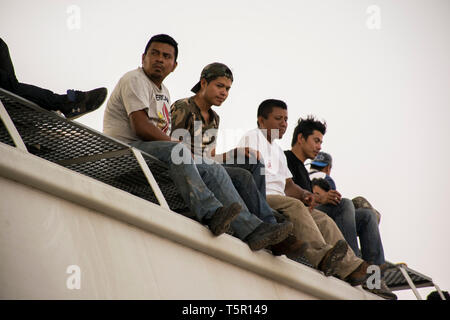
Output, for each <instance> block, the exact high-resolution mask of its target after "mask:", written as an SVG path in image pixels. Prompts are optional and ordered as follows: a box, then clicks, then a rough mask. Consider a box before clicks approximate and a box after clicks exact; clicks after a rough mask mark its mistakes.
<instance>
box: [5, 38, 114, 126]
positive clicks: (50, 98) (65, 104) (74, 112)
mask: <svg viewBox="0 0 450 320" xmlns="http://www.w3.org/2000/svg"><path fill="white" fill-rule="evenodd" d="M0 87H1V88H4V89H6V90H8V91H11V92H12V93H15V94H17V95H19V96H21V97H22V98H25V99H27V100H30V101H32V102H34V103H36V104H37V105H39V106H40V107H41V108H44V109H46V110H53V111H56V110H59V111H61V112H62V113H63V114H64V115H65V117H66V118H67V119H76V118H78V117H80V116H82V115H84V114H86V113H89V112H92V111H94V110H96V109H97V108H98V107H100V106H101V105H102V103H103V102H104V101H105V99H106V95H107V89H106V88H97V89H94V90H91V91H87V92H83V91H76V90H68V91H67V94H56V93H54V92H53V91H50V90H48V89H43V88H40V87H37V86H33V85H31V84H26V83H21V82H19V81H18V80H17V78H16V74H15V72H14V66H13V63H12V60H11V57H10V55H9V49H8V46H7V45H6V43H5V42H4V41H3V40H2V39H0Z"/></svg>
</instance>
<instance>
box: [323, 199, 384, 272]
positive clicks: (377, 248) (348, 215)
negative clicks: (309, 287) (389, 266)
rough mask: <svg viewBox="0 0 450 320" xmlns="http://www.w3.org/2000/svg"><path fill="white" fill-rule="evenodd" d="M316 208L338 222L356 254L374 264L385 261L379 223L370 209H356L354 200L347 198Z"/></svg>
mask: <svg viewBox="0 0 450 320" xmlns="http://www.w3.org/2000/svg"><path fill="white" fill-rule="evenodd" d="M316 209H317V210H320V211H322V212H325V213H326V214H327V215H328V216H330V217H331V218H332V219H333V220H334V221H335V222H336V225H337V226H338V227H339V229H340V230H341V232H342V234H343V236H344V238H345V240H346V241H347V243H348V245H349V246H350V247H351V248H352V250H353V252H354V253H355V255H356V256H358V257H362V258H363V259H364V260H365V261H367V262H369V263H372V264H377V265H381V264H383V263H384V262H385V260H384V251H383V244H382V243H381V237H380V231H379V229H378V223H377V220H376V217H375V215H374V214H373V213H372V212H371V211H370V210H369V209H366V208H360V209H357V210H355V207H354V206H353V203H352V201H351V200H349V199H345V198H342V199H341V202H340V203H339V205H337V206H334V205H330V204H326V205H320V206H317V207H316ZM358 236H359V241H360V244H361V251H360V250H359V247H358V240H357V237H358Z"/></svg>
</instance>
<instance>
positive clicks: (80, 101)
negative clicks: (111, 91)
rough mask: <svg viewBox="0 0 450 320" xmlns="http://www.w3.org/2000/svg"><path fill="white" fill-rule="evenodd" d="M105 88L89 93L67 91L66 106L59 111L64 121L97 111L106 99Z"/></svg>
mask: <svg viewBox="0 0 450 320" xmlns="http://www.w3.org/2000/svg"><path fill="white" fill-rule="evenodd" d="M107 93H108V91H107V90H106V88H97V89H94V90H91V91H86V92H83V91H75V90H67V100H68V102H67V104H66V106H65V107H64V108H63V109H64V110H61V112H62V113H63V114H64V116H65V117H66V119H69V120H74V119H76V118H79V117H81V116H83V115H85V114H88V113H89V112H92V111H94V110H96V109H98V108H99V107H100V106H101V105H102V103H103V102H104V101H105V99H106V94H107Z"/></svg>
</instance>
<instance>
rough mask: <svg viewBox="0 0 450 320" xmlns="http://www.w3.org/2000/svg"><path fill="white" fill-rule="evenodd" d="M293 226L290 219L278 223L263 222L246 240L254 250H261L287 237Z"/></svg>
mask: <svg viewBox="0 0 450 320" xmlns="http://www.w3.org/2000/svg"><path fill="white" fill-rule="evenodd" d="M293 228H294V225H293V224H292V222H290V221H285V222H283V223H276V224H269V223H266V222H263V223H261V224H260V225H259V226H258V227H257V228H256V229H255V230H253V232H252V233H250V234H249V235H248V236H247V238H246V239H245V242H247V244H248V246H249V247H250V249H252V250H253V251H256V250H261V249H263V248H265V247H267V246H270V245H274V244H277V243H279V242H281V241H283V240H284V239H286V238H287V237H288V235H289V233H291V231H292V229H293Z"/></svg>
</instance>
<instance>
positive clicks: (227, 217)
mask: <svg viewBox="0 0 450 320" xmlns="http://www.w3.org/2000/svg"><path fill="white" fill-rule="evenodd" d="M241 209H242V207H241V205H240V204H239V203H237V202H233V203H232V204H231V205H229V206H228V207H220V208H219V209H217V210H216V212H215V213H214V215H213V216H212V218H211V220H209V221H208V223H207V225H208V227H209V230H211V232H212V233H213V234H214V235H215V236H219V235H221V234H222V233H224V232H227V231H228V229H229V228H230V224H231V221H233V219H234V218H236V217H237V216H238V215H239V213H240V212H241Z"/></svg>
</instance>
